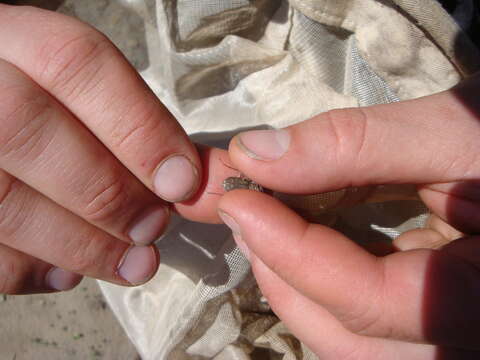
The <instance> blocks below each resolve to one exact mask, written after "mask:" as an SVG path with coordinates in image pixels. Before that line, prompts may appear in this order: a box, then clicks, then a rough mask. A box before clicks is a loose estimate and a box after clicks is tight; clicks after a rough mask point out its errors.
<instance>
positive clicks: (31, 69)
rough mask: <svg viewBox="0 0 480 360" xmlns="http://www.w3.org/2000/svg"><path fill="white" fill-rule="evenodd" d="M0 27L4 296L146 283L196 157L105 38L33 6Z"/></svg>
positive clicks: (189, 189) (195, 180)
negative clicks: (81, 285)
mask: <svg viewBox="0 0 480 360" xmlns="http://www.w3.org/2000/svg"><path fill="white" fill-rule="evenodd" d="M0 24H1V26H0V44H2V46H1V47H0V124H1V131H0V293H9V294H19V293H32V292H45V291H55V290H66V289H70V288H72V287H74V286H75V285H76V284H77V283H78V282H79V281H80V279H81V276H80V275H77V274H81V275H87V276H92V277H95V278H98V279H103V280H107V281H110V282H114V283H117V284H121V285H136V284H140V283H143V282H145V281H147V280H148V279H149V278H150V277H151V276H152V275H153V274H154V273H155V271H156V269H157V267H158V262H159V259H158V253H157V250H156V249H155V247H153V246H149V245H150V244H151V242H152V241H153V240H155V239H156V238H157V237H158V235H159V234H161V232H162V231H163V229H164V228H165V226H166V224H167V223H168V217H169V209H168V208H169V206H168V204H167V202H166V201H170V202H180V201H184V200H186V199H188V198H190V197H191V196H192V195H193V194H194V193H195V192H196V190H197V189H198V186H199V183H200V180H199V179H200V178H201V163H200V159H199V156H198V154H197V150H196V148H195V146H194V145H193V144H192V143H191V142H190V141H189V139H188V138H187V136H186V134H185V133H184V131H183V130H182V128H181V127H180V126H179V125H178V124H177V122H176V121H175V120H174V119H173V117H172V116H171V114H170V113H169V112H168V111H167V110H166V109H165V107H163V106H162V104H161V103H160V102H159V101H158V99H157V98H156V97H155V96H154V94H153V93H152V92H151V91H150V90H149V89H148V87H147V86H146V85H145V84H144V82H143V81H142V80H141V78H140V77H139V76H138V74H137V73H136V71H135V70H134V69H133V68H132V67H131V66H130V65H129V64H128V62H127V61H126V60H125V59H124V58H123V56H122V55H121V54H120V53H119V52H118V51H117V49H116V48H115V47H114V46H113V45H112V44H111V43H110V41H109V40H108V39H107V38H106V37H105V36H103V35H102V34H100V33H98V32H97V31H95V30H93V29H92V28H90V27H89V26H87V25H85V24H83V23H80V22H78V21H76V20H74V19H71V18H68V17H65V16H63V15H60V14H56V13H53V12H49V11H44V10H39V9H35V8H29V7H16V6H7V5H0ZM154 193H156V195H155V194H154ZM157 195H158V196H157ZM162 199H163V200H162ZM133 244H136V245H139V246H133Z"/></svg>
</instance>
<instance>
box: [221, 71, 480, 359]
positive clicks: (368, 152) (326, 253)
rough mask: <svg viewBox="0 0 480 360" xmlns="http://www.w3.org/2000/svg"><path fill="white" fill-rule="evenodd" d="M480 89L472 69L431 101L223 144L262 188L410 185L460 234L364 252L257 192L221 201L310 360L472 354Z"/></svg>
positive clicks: (477, 337)
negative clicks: (382, 252) (383, 252)
mask: <svg viewBox="0 0 480 360" xmlns="http://www.w3.org/2000/svg"><path fill="white" fill-rule="evenodd" d="M479 93H480V77H478V76H477V77H476V78H473V79H470V80H469V81H468V82H465V83H463V84H461V85H460V86H458V87H457V88H455V89H453V90H451V91H446V92H444V93H440V94H436V95H433V96H430V97H425V98H422V99H417V100H413V101H407V102H403V103H395V104H390V105H382V106H374V107H370V108H364V109H347V110H336V111H332V112H329V113H326V114H322V115H319V116H317V117H316V118H314V119H312V120H308V121H305V122H303V123H300V124H298V125H295V126H292V127H289V128H288V129H285V130H280V131H278V132H276V131H253V132H247V133H244V134H240V135H239V136H237V137H236V138H235V139H234V140H233V141H232V142H231V146H230V158H231V161H232V163H233V164H234V166H235V167H237V168H238V169H239V170H240V171H242V172H243V173H244V174H246V175H247V176H248V177H250V178H251V179H253V180H254V181H256V182H258V183H260V184H262V185H264V186H266V187H267V188H270V189H273V190H277V191H282V192H286V193H321V192H326V191H333V190H337V189H341V188H345V187H350V186H366V185H375V184H395V183H397V184H405V183H413V184H417V185H418V191H419V195H420V197H421V198H422V199H423V201H424V202H425V203H426V205H427V206H428V207H429V208H430V209H431V211H432V212H433V213H434V214H435V216H436V217H437V220H436V221H437V222H438V219H442V220H443V221H445V222H446V223H448V224H450V225H452V226H453V227H454V228H456V229H457V230H458V232H457V234H461V233H463V234H469V235H465V236H464V237H462V238H461V239H458V240H455V241H453V242H451V243H449V244H447V245H445V246H443V247H441V248H440V249H438V250H432V249H429V247H430V246H429V245H428V244H430V243H431V237H435V236H436V235H435V234H434V231H432V230H423V231H418V230H416V231H412V232H410V233H405V234H403V235H402V240H400V241H399V245H401V244H407V243H408V244H409V245H408V246H404V248H408V249H410V250H408V251H399V252H395V253H392V254H390V255H387V256H385V257H375V256H373V255H372V254H370V253H368V252H367V251H365V250H364V249H363V248H361V247H360V246H358V245H357V244H355V243H354V242H353V241H351V240H349V239H347V238H346V237H345V236H343V235H342V234H340V233H338V232H336V231H334V230H332V229H329V228H327V227H324V226H321V225H315V224H309V223H307V222H306V221H305V220H303V219H302V218H300V217H299V216H298V215H297V214H295V213H294V212H293V211H291V210H290V209H288V208H286V207H285V206H284V205H283V204H281V203H280V202H279V201H277V200H276V199H274V198H272V197H269V196H267V195H265V194H262V193H256V192H251V191H245V190H238V191H233V192H231V193H228V194H227V195H225V196H224V197H223V198H222V200H221V201H220V203H219V209H220V214H221V216H222V217H223V220H224V222H225V223H226V224H227V225H229V226H230V227H231V228H232V231H233V233H234V237H235V239H236V241H237V243H238V245H239V247H240V248H241V249H243V251H244V252H245V253H246V254H247V255H248V256H249V258H250V260H251V263H252V267H253V271H254V274H255V276H256V278H257V280H258V283H259V286H260V288H261V289H262V291H263V293H264V295H265V296H266V298H267V299H268V301H269V303H270V305H271V306H272V308H273V310H274V311H275V312H276V313H277V315H278V316H279V317H280V318H281V319H282V320H283V321H284V322H285V324H286V325H287V326H288V327H289V328H290V330H291V331H292V332H293V333H294V334H296V335H297V336H298V337H299V339H300V340H302V341H303V342H305V344H306V345H308V346H309V347H310V348H311V349H312V350H313V351H314V352H315V353H316V354H317V355H318V356H319V357H320V358H321V359H326V360H328V359H359V360H361V359H368V360H371V359H410V360H414V359H422V360H425V359H463V358H465V359H473V358H478V357H479V356H480V308H479V306H478V299H479V298H480V287H479V284H480V268H479V266H480V256H479V254H480V238H479V237H478V236H477V235H476V234H478V233H479V232H480V202H479V199H480V196H479V194H480V157H479V151H478V144H479V139H480V122H479V121H480V103H479V102H478V94H479ZM440 227H442V226H440ZM450 230H451V228H450ZM448 231H449V230H448ZM448 231H447V232H448ZM453 232H455V231H453ZM459 236H461V235H459ZM399 247H400V248H402V246H399ZM415 248H416V249H415Z"/></svg>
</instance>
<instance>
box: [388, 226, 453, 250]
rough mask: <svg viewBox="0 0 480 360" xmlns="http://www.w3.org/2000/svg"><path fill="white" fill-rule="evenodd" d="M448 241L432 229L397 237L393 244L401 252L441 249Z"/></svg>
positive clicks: (415, 230)
mask: <svg viewBox="0 0 480 360" xmlns="http://www.w3.org/2000/svg"><path fill="white" fill-rule="evenodd" d="M448 242H449V240H447V239H446V238H445V237H444V236H442V234H440V233H439V232H437V231H435V230H432V229H414V230H410V231H407V232H404V233H403V234H401V235H400V236H399V237H397V238H396V239H395V240H394V241H393V244H394V246H395V247H396V248H397V249H398V250H401V251H407V250H415V249H440V248H441V247H442V246H444V245H445V244H448Z"/></svg>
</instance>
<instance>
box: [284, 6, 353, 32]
mask: <svg viewBox="0 0 480 360" xmlns="http://www.w3.org/2000/svg"><path fill="white" fill-rule="evenodd" d="M295 5H297V6H296V7H298V8H299V11H300V12H302V14H304V15H305V16H307V17H309V18H311V16H308V14H305V13H304V12H303V11H301V10H302V9H301V8H304V9H306V10H308V11H309V12H311V13H312V14H313V15H315V16H318V17H321V18H322V17H323V18H324V19H325V20H329V21H332V22H333V21H335V22H337V23H338V24H337V26H340V25H341V24H343V26H340V27H346V28H354V27H355V23H354V22H353V21H350V20H348V19H347V18H346V17H341V16H338V15H335V14H332V13H330V12H328V11H329V10H328V9H327V6H325V8H324V9H323V10H320V9H315V8H314V7H312V6H310V5H308V4H307V3H306V2H305V0H295V1H293V5H292V6H295ZM313 20H320V19H313Z"/></svg>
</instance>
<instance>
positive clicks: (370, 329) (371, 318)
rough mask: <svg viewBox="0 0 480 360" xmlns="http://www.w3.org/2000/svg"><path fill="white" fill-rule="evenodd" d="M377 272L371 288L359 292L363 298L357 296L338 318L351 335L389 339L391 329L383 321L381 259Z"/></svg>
mask: <svg viewBox="0 0 480 360" xmlns="http://www.w3.org/2000/svg"><path fill="white" fill-rule="evenodd" d="M378 264H379V271H378V272H377V273H376V274H377V278H376V282H375V283H371V284H375V285H373V286H372V287H370V286H369V287H368V289H367V287H366V286H367V285H366V286H365V288H364V289H365V290H359V291H358V293H359V294H361V295H359V296H362V297H363V298H359V297H358V296H357V301H355V302H353V303H352V306H351V309H350V310H349V311H348V312H345V313H344V314H342V315H340V316H339V320H340V321H341V322H342V324H343V325H344V326H345V327H346V328H347V329H349V330H350V331H352V332H353V333H356V334H359V335H366V336H376V335H380V336H382V337H386V338H391V337H392V333H393V329H392V328H391V326H390V325H389V324H388V321H385V318H386V312H385V310H384V308H383V305H384V304H386V300H385V299H387V297H386V295H385V294H384V292H385V290H386V287H385V284H386V279H385V278H386V273H385V272H386V268H385V263H384V260H383V259H381V258H380V259H379V263H378Z"/></svg>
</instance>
